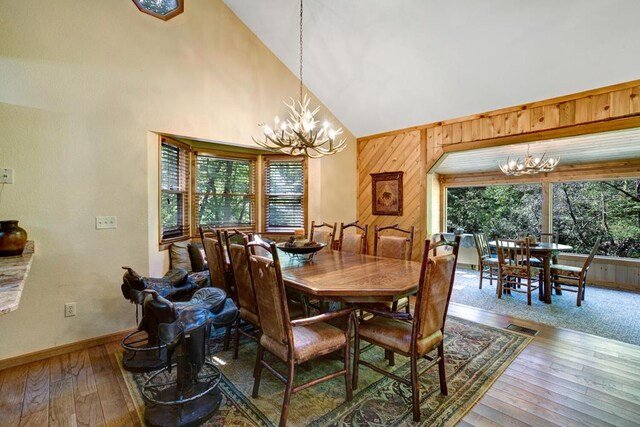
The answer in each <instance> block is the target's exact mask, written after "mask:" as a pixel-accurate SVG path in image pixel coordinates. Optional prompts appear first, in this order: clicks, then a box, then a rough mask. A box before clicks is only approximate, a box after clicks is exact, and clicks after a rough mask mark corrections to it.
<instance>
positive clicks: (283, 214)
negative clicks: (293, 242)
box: [264, 158, 306, 230]
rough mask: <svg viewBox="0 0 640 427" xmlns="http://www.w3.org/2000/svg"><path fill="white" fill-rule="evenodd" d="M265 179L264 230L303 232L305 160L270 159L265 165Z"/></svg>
mask: <svg viewBox="0 0 640 427" xmlns="http://www.w3.org/2000/svg"><path fill="white" fill-rule="evenodd" d="M264 175H265V179H264V193H265V194H264V195H265V197H264V208H265V228H266V229H267V230H277V229H291V228H304V223H305V190H306V189H305V163H304V160H302V159H299V158H298V159H290V158H282V159H281V158H269V159H267V160H266V161H265V165H264Z"/></svg>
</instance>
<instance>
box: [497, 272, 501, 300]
mask: <svg viewBox="0 0 640 427" xmlns="http://www.w3.org/2000/svg"><path fill="white" fill-rule="evenodd" d="M496 292H497V293H498V299H502V275H500V277H498V288H497V289H496Z"/></svg>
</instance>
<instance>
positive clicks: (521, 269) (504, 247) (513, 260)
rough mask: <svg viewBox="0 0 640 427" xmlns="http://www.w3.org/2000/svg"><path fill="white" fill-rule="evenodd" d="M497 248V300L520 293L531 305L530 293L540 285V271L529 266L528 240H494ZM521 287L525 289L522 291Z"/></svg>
mask: <svg viewBox="0 0 640 427" xmlns="http://www.w3.org/2000/svg"><path fill="white" fill-rule="evenodd" d="M496 243H497V247H498V289H497V293H498V298H502V294H503V293H507V294H510V293H511V292H520V293H526V294H527V304H528V305H531V292H532V291H534V290H536V289H539V290H538V292H541V291H542V289H540V284H541V283H542V270H541V269H540V268H537V267H533V266H532V265H531V256H530V254H529V240H528V239H496ZM522 286H524V287H525V289H522Z"/></svg>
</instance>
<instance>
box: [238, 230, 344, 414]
mask: <svg viewBox="0 0 640 427" xmlns="http://www.w3.org/2000/svg"><path fill="white" fill-rule="evenodd" d="M246 247H247V253H248V256H249V265H250V268H251V276H252V277H253V283H254V290H255V295H256V301H257V303H258V313H259V315H260V320H261V324H262V335H261V336H260V342H259V344H258V355H257V357H256V365H255V370H254V374H255V375H254V376H255V378H254V383H253V392H252V396H253V397H254V398H256V397H258V392H259V388H260V377H261V375H262V369H263V368H266V369H267V370H268V371H269V372H271V373H272V374H273V375H274V376H275V377H276V378H277V379H279V380H280V381H282V382H283V383H285V384H286V388H285V393H284V399H283V402H282V412H281V415H280V426H285V425H286V424H287V418H288V414H289V403H290V401H291V395H292V394H293V393H296V392H298V391H301V390H304V389H306V388H307V387H309V386H312V385H315V384H318V383H320V382H324V381H328V380H330V379H333V378H336V377H338V376H342V375H344V378H345V388H346V397H347V401H350V400H351V399H352V398H353V391H352V388H351V366H350V358H351V352H350V342H351V341H350V340H351V328H352V324H353V321H354V316H353V310H352V309H342V310H338V311H332V312H327V313H324V314H320V315H317V316H313V317H309V318H305V319H298V320H289V319H290V317H289V309H288V306H287V296H286V292H285V287H284V281H283V279H282V271H281V269H280V261H279V259H278V252H277V250H276V246H275V243H271V245H266V244H265V243H263V242H248V243H247V245H246ZM256 247H261V248H263V249H264V250H267V251H269V252H271V256H272V257H271V258H266V257H262V256H259V255H253V254H251V252H252V251H253V248H256ZM338 318H345V320H346V325H347V326H346V328H345V330H341V329H339V328H337V327H335V326H332V325H330V324H329V323H325V321H327V320H332V319H338ZM338 350H342V351H343V355H344V367H343V368H342V369H339V370H338V371H335V372H331V373H328V374H326V375H323V376H321V377H319V378H316V379H314V380H311V381H309V382H307V383H305V384H299V385H297V386H296V385H295V382H294V380H295V371H296V367H297V366H299V365H300V364H302V363H305V362H307V361H310V360H312V359H315V358H317V357H319V356H322V355H325V354H329V353H333V352H334V351H338ZM265 351H267V352H269V353H271V354H272V355H273V356H275V358H276V359H279V360H280V361H282V362H284V363H285V364H286V366H287V375H286V376H284V375H282V374H280V373H279V372H278V371H277V370H276V369H275V368H274V367H273V366H272V365H271V364H270V363H268V362H267V361H266V360H265V359H264V352H265Z"/></svg>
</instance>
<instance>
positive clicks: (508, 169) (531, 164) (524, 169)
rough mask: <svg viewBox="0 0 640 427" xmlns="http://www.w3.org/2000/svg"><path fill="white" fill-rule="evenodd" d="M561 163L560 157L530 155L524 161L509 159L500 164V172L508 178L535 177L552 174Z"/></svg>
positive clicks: (544, 154)
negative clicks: (540, 174)
mask: <svg viewBox="0 0 640 427" xmlns="http://www.w3.org/2000/svg"><path fill="white" fill-rule="evenodd" d="M558 162H560V157H551V156H549V157H547V153H543V154H542V155H541V156H538V155H531V154H529V145H527V155H526V157H525V158H524V159H521V158H511V156H509V157H507V161H506V162H502V163H500V162H499V163H498V166H500V170H501V171H502V172H503V173H504V174H505V175H507V176H520V175H534V174H537V173H540V172H551V171H552V170H553V169H554V168H555V167H556V166H558Z"/></svg>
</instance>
